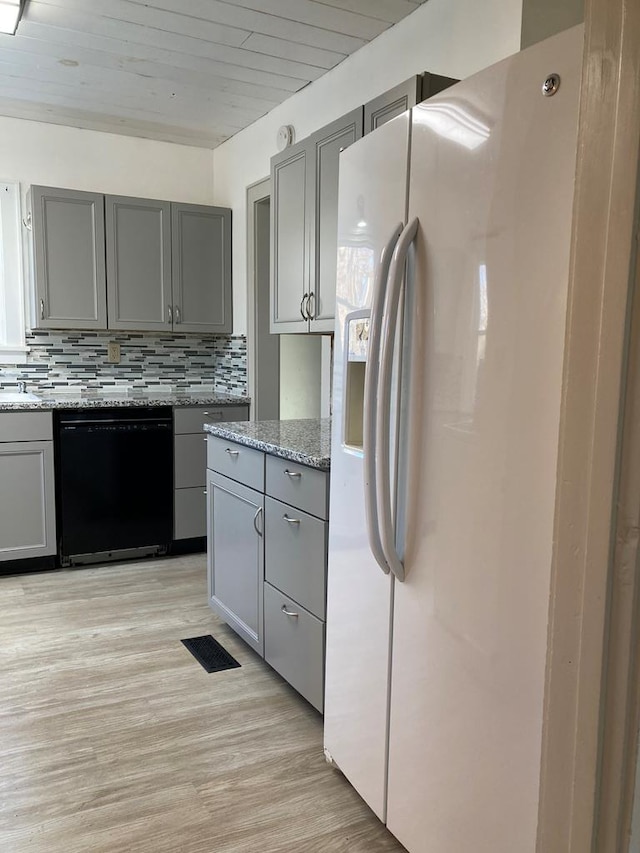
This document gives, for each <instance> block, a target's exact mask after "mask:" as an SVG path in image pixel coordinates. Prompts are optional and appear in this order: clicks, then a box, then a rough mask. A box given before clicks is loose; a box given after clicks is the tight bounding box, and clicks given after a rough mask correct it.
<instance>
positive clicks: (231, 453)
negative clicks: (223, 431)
mask: <svg viewBox="0 0 640 853" xmlns="http://www.w3.org/2000/svg"><path fill="white" fill-rule="evenodd" d="M224 452H225V453H228V454H229V456H239V455H240V451H239V450H231V448H230V447H225V449H224Z"/></svg>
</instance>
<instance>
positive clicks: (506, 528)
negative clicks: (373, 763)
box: [387, 27, 583, 853]
mask: <svg viewBox="0 0 640 853" xmlns="http://www.w3.org/2000/svg"><path fill="white" fill-rule="evenodd" d="M582 39H583V29H582V27H578V28H575V29H574V30H570V31H567V32H565V33H562V34H560V35H558V36H556V37H554V38H553V39H550V40H548V41H546V42H544V43H542V44H538V45H536V46H535V47H533V48H530V49H528V50H526V51H524V52H522V53H520V54H518V55H516V56H514V57H512V58H510V59H508V60H506V61H504V62H501V63H499V64H498V65H496V66H493V67H492V68H490V69H487V70H486V71H483V72H481V73H480V74H478V75H475V76H474V77H471V78H469V79H468V80H466V81H464V82H463V83H460V84H459V85H456V86H454V87H452V88H451V89H448V90H447V91H446V92H443V93H442V94H439V95H436V96H435V97H433V98H431V99H430V100H429V101H428V102H426V103H424V104H422V105H420V106H418V107H416V108H415V109H414V111H413V126H412V146H411V181H410V190H409V219H411V218H413V217H414V216H417V217H418V219H419V222H420V227H419V230H418V235H417V244H416V273H415V298H416V299H417V300H418V301H419V302H420V304H419V305H418V307H417V309H416V310H415V311H414V312H413V316H416V317H419V318H420V322H421V330H420V334H419V335H416V336H414V337H415V338H419V339H421V341H422V345H423V347H424V354H423V358H422V362H421V367H420V369H419V370H418V369H415V370H414V379H415V380H416V381H417V382H419V385H420V387H421V389H422V390H421V393H416V394H415V395H412V400H413V399H415V400H416V401H419V402H418V403H416V405H414V406H413V408H412V409H410V415H409V419H410V425H409V430H410V434H411V437H410V439H409V462H408V465H407V469H408V470H409V471H410V472H411V471H414V472H415V477H414V478H413V481H412V482H413V488H414V498H415V499H414V500H413V501H411V502H408V503H407V514H408V518H409V522H410V528H411V531H412V533H411V535H410V536H409V537H408V538H407V541H406V548H405V559H404V563H405V570H406V579H405V582H404V583H402V584H400V583H397V584H396V585H395V601H394V628H393V630H394V638H393V656H392V683H391V714H390V738H389V790H388V814H387V825H388V827H389V829H390V830H391V831H392V832H393V833H394V835H396V836H397V838H398V839H399V840H400V841H401V842H402V844H403V845H404V846H405V847H406V848H407V850H409V851H411V853H460V851H465V850H469V851H470V850H473V852H474V853H515V851H518V853H534V851H535V848H536V827H537V810H538V786H539V778H540V755H541V736H542V723H543V694H544V679H545V661H546V653H547V621H548V608H549V588H550V565H551V554H552V535H553V519H554V499H555V489H556V463H557V444H558V427H559V417H560V402H561V393H562V370H563V347H564V336H565V319H566V301H567V284H568V272H569V252H570V235H571V218H572V204H573V192H574V173H575V161H576V141H577V117H578V99H579V90H580V75H581V57H582ZM550 74H556V75H559V77H560V86H559V88H558V90H557V92H556V93H555V94H554V95H553V96H545V95H544V94H543V93H542V86H543V83H544V81H545V80H546V79H547V78H548V77H549V75H550ZM418 390H419V389H418ZM418 405H419V407H420V408H419V409H418V408H417V406H418ZM412 520H413V521H412Z"/></svg>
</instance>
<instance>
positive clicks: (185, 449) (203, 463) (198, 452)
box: [174, 434, 207, 489]
mask: <svg viewBox="0 0 640 853" xmlns="http://www.w3.org/2000/svg"><path fill="white" fill-rule="evenodd" d="M174 451H175V455H174V461H175V470H174V477H175V479H174V486H175V488H176V489H188V488H193V487H195V486H202V487H203V488H204V484H205V482H206V468H207V440H206V438H205V436H204V435H202V434H200V435H197V434H196V435H176V436H175V437H174Z"/></svg>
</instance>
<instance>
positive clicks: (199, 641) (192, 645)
mask: <svg viewBox="0 0 640 853" xmlns="http://www.w3.org/2000/svg"><path fill="white" fill-rule="evenodd" d="M180 642H182V643H183V644H184V645H185V646H186V647H187V648H188V649H189V651H190V652H191V654H192V655H193V656H194V658H195V659H196V660H197V661H198V663H199V664H200V665H201V666H203V667H204V669H206V671H207V672H222V671H223V670H225V669H235V667H237V666H240V664H239V663H238V661H237V660H236V659H235V658H234V657H232V656H231V655H230V654H229V652H228V651H227V650H226V649H224V648H223V647H222V646H221V645H220V643H219V642H218V641H217V640H214V639H213V637H212V636H211V634H207V636H205V637H191V638H190V639H188V640H181V641H180Z"/></svg>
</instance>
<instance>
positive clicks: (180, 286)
mask: <svg viewBox="0 0 640 853" xmlns="http://www.w3.org/2000/svg"><path fill="white" fill-rule="evenodd" d="M171 240H172V271H173V275H172V280H173V325H174V329H175V330H176V331H181V332H213V333H230V332H231V331H232V330H233V317H232V294H231V211H230V210H229V209H228V208H224V207H204V206H202V205H194V204H172V205H171Z"/></svg>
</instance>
